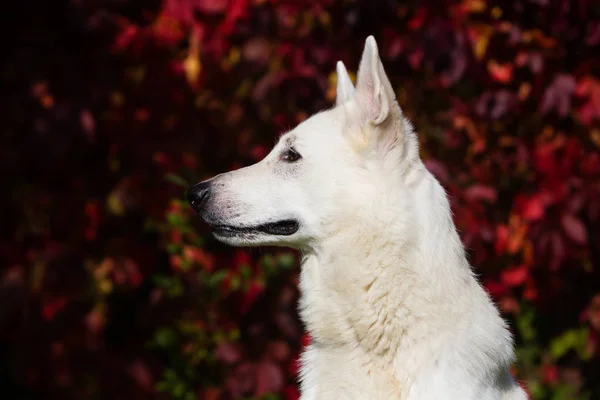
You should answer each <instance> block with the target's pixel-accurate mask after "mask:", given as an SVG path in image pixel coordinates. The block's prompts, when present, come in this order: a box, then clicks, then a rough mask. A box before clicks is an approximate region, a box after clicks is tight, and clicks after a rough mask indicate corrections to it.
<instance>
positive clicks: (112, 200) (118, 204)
mask: <svg viewBox="0 0 600 400" xmlns="http://www.w3.org/2000/svg"><path fill="white" fill-rule="evenodd" d="M106 203H107V206H108V211H110V212H111V213H112V214H114V215H118V216H121V215H123V214H125V206H124V205H123V202H122V201H121V199H120V197H119V195H118V194H117V193H115V192H113V193H111V194H110V195H109V196H108V199H107V201H106Z"/></svg>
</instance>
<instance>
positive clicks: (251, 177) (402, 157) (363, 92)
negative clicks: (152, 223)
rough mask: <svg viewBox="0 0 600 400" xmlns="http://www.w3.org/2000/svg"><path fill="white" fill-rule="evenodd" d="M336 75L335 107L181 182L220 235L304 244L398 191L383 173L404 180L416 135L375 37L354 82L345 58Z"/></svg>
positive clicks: (236, 240)
mask: <svg viewBox="0 0 600 400" xmlns="http://www.w3.org/2000/svg"><path fill="white" fill-rule="evenodd" d="M337 76H338V79H337V98H336V105H335V107H334V108H332V109H329V110H326V111H323V112H320V113H318V114H316V115H313V116H312V117H310V118H309V119H307V120H306V121H304V122H302V123H301V124H300V125H298V126H297V127H296V128H295V129H293V130H292V131H290V132H288V133H286V134H285V135H283V136H282V137H281V138H280V140H279V142H278V143H277V144H276V145H275V147H274V148H273V149H272V151H271V152H270V153H269V154H268V155H267V156H266V157H265V158H264V159H263V160H262V161H260V162H258V163H257V164H254V165H251V166H249V167H246V168H242V169H239V170H236V171H232V172H228V173H224V174H221V175H218V176H216V177H214V178H212V179H210V180H207V181H204V182H200V183H198V184H197V185H195V186H193V187H191V188H190V189H189V190H188V194H187V195H188V199H189V201H190V203H191V205H192V207H193V208H194V209H195V210H196V211H197V212H198V213H199V214H200V215H201V216H202V218H203V219H204V220H205V221H206V222H207V223H208V224H209V225H210V226H211V227H212V228H213V231H214V235H215V237H216V238H217V239H219V240H221V241H223V242H226V243H228V244H231V245H250V246H252V245H285V246H291V247H295V248H311V247H315V246H316V245H317V244H318V243H319V242H320V241H322V240H323V239H324V238H326V237H330V236H331V235H335V233H336V232H339V231H341V230H344V229H346V228H347V227H350V225H352V224H355V223H357V222H360V220H361V219H366V218H371V219H372V218H373V217H374V216H375V217H376V218H379V219H382V218H383V219H385V218H386V216H385V215H384V214H385V213H382V212H381V211H385V208H386V207H394V205H392V204H391V203H390V202H392V201H396V200H397V198H398V193H395V189H392V188H393V187H398V186H399V187H401V186H402V185H401V183H400V182H397V183H395V184H394V185H393V186H392V185H390V184H389V182H390V180H401V179H403V178H402V177H403V176H405V175H406V172H407V171H408V170H409V169H410V168H411V165H412V163H413V160H414V159H418V151H417V146H416V139H414V135H413V133H412V129H411V127H410V125H409V124H408V122H406V120H405V119H404V118H403V116H402V112H401V110H400V108H399V106H398V104H397V103H396V100H395V94H394V91H393V89H392V86H391V84H390V81H389V79H388V77H387V76H386V74H385V71H384V69H383V65H382V63H381V60H380V58H379V54H378V49H377V44H376V42H375V39H374V38H373V37H372V36H371V37H369V38H368V39H367V41H366V44H365V48H364V52H363V55H362V59H361V62H360V67H359V72H358V77H357V85H356V88H355V87H354V86H353V85H352V82H351V80H350V78H349V76H348V73H347V72H346V69H345V67H344V65H343V63H342V62H338V64H337ZM400 197H401V196H400ZM392 199H393V200H392ZM367 215H369V216H368V217H367Z"/></svg>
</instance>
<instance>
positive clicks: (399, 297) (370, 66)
mask: <svg viewBox="0 0 600 400" xmlns="http://www.w3.org/2000/svg"><path fill="white" fill-rule="evenodd" d="M337 72H338V75H339V76H338V93H339V94H338V99H337V102H336V103H337V104H336V107H335V108H333V109H330V110H327V111H324V112H322V113H319V114H316V115H314V116H313V117H311V118H310V119H308V120H307V121H305V122H303V123H302V124H300V125H299V126H298V127H296V129H294V130H293V131H291V132H289V133H287V134H286V135H284V136H283V137H282V138H281V140H280V141H279V143H278V144H277V145H276V146H275V148H274V149H273V151H272V152H271V153H270V154H269V155H268V156H267V157H266V158H265V159H264V160H262V161H261V162H259V163H258V164H255V165H253V166H250V167H247V168H244V169H241V170H237V171H233V172H230V173H227V174H223V175H220V176H218V177H216V178H215V179H214V180H213V182H214V183H213V192H214V193H213V194H212V195H211V200H210V201H211V202H212V203H211V207H212V210H213V211H212V214H210V216H208V217H207V216H205V219H207V220H208V221H209V222H210V223H212V224H227V225H231V226H244V227H248V226H254V225H257V224H262V223H266V222H274V221H278V220H282V219H289V218H294V219H296V220H297V221H299V223H300V229H299V230H298V232H296V233H295V234H293V235H291V236H275V235H268V234H252V235H240V236H237V237H219V236H217V237H218V238H219V239H220V240H222V241H224V242H227V243H230V244H233V245H262V244H272V245H284V246H291V247H294V248H298V249H300V250H301V251H302V255H303V261H302V271H301V282H300V290H301V294H302V297H301V303H300V307H301V316H302V320H303V321H304V323H305V324H306V328H307V330H308V332H309V333H310V335H311V338H312V343H311V344H310V346H309V347H308V348H307V349H306V351H305V352H304V354H303V355H302V367H301V392H302V399H303V400H314V399H405V400H429V399H431V400H433V399H435V400H439V399H457V400H458V399H460V400H467V399H476V400H487V399H490V400H491V399H498V400H499V399H506V400H508V399H515V400H517V399H518V400H520V399H526V395H525V392H524V391H523V390H522V389H521V388H519V386H518V385H517V384H516V383H515V381H514V380H513V378H512V377H511V375H510V374H509V366H510V364H511V363H512V362H513V358H514V355H513V343H512V339H511V335H510V334H509V332H508V330H507V327H506V324H505V322H504V321H503V320H502V318H501V317H500V315H499V313H498V311H497V309H496V307H495V306H494V305H493V303H492V301H491V300H490V298H489V296H488V295H487V294H486V292H485V291H484V290H483V288H482V287H481V285H480V284H479V283H478V281H477V280H476V279H475V277H474V275H473V272H472V270H471V268H470V266H469V264H468V262H467V260H466V258H465V253H464V250H463V246H462V244H461V241H460V239H459V236H458V234H457V232H456V228H455V226H454V223H453V221H452V218H451V213H450V207H449V204H448V200H447V198H446V194H445V192H444V190H443V188H442V187H441V186H440V184H439V183H438V182H437V180H436V179H435V178H434V177H433V176H432V175H431V174H430V173H429V172H428V171H427V170H426V169H425V167H424V165H423V163H422V162H421V160H420V158H419V151H418V143H417V137H416V135H415V133H414V132H413V130H412V127H411V125H410V124H409V123H408V122H407V121H406V119H405V118H404V117H403V115H402V111H401V110H400V108H399V107H398V104H397V103H396V100H395V95H394V91H393V89H392V87H391V84H390V83H389V80H388V78H387V76H386V75H385V72H384V70H383V66H382V64H381V61H380V59H379V55H378V50H377V45H376V43H375V40H374V39H373V38H372V37H369V38H368V39H367V42H366V45H365V50H364V53H363V58H362V61H361V64H360V69H359V73H358V79H357V85H356V90H355V89H354V87H353V86H352V83H351V81H350V79H349V77H348V75H347V72H346V70H345V68H344V66H343V64H341V63H339V64H338V66H337ZM290 142H292V143H291V145H292V146H293V147H294V148H295V149H296V150H297V152H298V153H300V154H301V155H302V158H301V159H300V160H299V161H296V162H294V163H286V162H284V161H282V158H281V154H282V153H283V152H285V150H286V149H287V147H289V146H290Z"/></svg>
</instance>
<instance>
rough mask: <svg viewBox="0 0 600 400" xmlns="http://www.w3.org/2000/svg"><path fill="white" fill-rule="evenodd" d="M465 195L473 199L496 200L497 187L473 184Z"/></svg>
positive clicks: (493, 201) (492, 201)
mask: <svg viewBox="0 0 600 400" xmlns="http://www.w3.org/2000/svg"><path fill="white" fill-rule="evenodd" d="M465 196H466V197H467V199H469V200H472V201H477V200H487V201H488V202H490V203H495V202H496V197H497V193H496V189H494V188H492V187H491V186H485V185H473V186H471V187H470V188H468V189H467V191H466V193H465Z"/></svg>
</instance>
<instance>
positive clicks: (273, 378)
mask: <svg viewBox="0 0 600 400" xmlns="http://www.w3.org/2000/svg"><path fill="white" fill-rule="evenodd" d="M284 383H285V380H284V377H283V371H282V370H281V368H280V367H279V366H278V365H276V364H274V363H271V362H268V361H264V362H262V363H260V364H259V365H258V368H257V370H256V390H255V392H254V395H255V396H256V397H261V396H264V395H265V394H267V393H273V392H279V391H280V390H281V389H282V388H283V385H284Z"/></svg>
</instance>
